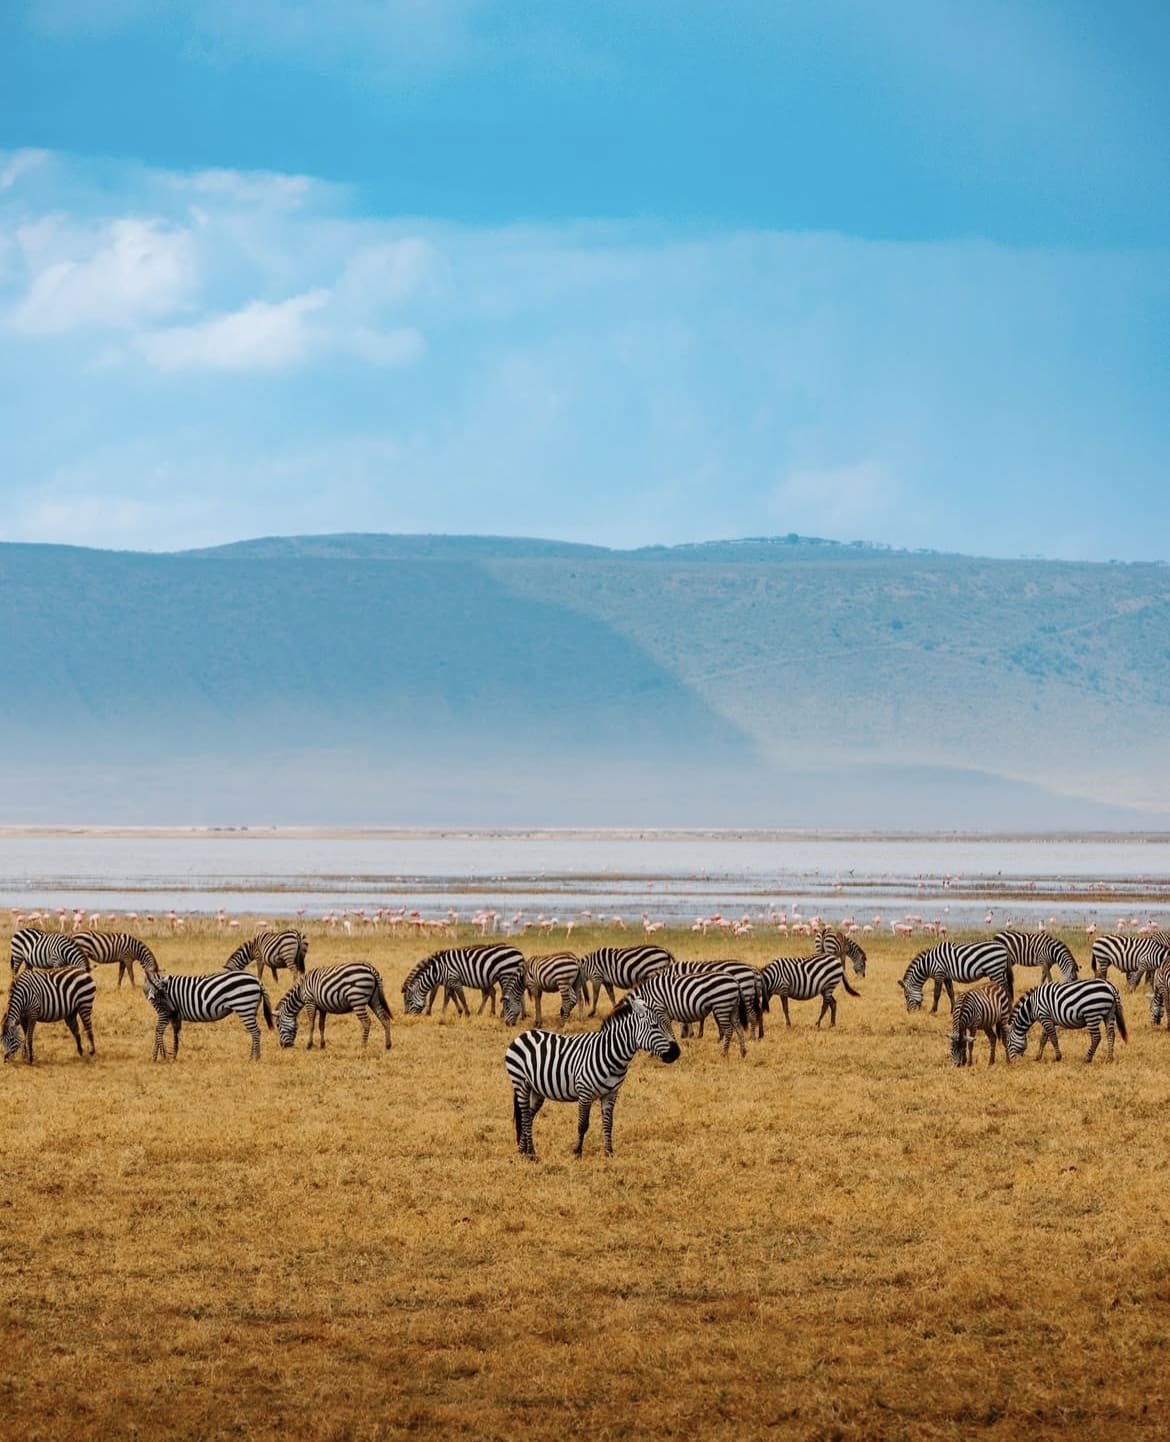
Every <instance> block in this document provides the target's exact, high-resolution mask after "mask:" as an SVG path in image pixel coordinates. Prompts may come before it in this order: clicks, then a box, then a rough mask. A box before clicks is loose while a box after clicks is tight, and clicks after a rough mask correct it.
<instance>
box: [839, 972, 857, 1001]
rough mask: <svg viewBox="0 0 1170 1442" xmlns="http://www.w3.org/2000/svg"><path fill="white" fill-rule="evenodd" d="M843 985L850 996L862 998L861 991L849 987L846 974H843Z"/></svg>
mask: <svg viewBox="0 0 1170 1442" xmlns="http://www.w3.org/2000/svg"><path fill="white" fill-rule="evenodd" d="M841 985H842V986H843V987H844V988H845V990H846V991H847V992H848V993H849V995H850V996H860V995H861V993H860V992H859V991H854V990H853V988H852V987H851V986H850V985H849V983H848V982H847V981H846V980H845V973H844V972H842V973H841Z"/></svg>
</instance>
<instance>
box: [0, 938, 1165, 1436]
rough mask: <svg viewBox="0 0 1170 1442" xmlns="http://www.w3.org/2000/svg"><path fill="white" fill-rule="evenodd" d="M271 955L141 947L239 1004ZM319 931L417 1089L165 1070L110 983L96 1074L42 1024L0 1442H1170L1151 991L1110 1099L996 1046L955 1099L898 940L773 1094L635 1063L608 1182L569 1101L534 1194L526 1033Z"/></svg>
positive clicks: (324, 1072) (694, 1064)
mask: <svg viewBox="0 0 1170 1442" xmlns="http://www.w3.org/2000/svg"><path fill="white" fill-rule="evenodd" d="M249 925H250V923H249V922H248V921H247V920H245V922H244V926H243V929H242V932H240V933H235V934H232V935H229V934H227V933H226V932H224V931H221V930H219V929H218V928H217V926H216V924H215V923H214V922H211V921H209V922H207V923H205V924H195V925H191V924H189V925H188V928H187V930H186V931H185V932H184V933H179V934H172V933H170V932H169V931H168V932H156V934H154V935H151V934H150V932H149V931H144V932H143V933H142V934H143V935H144V937H145V939H146V940H148V941H149V942H150V944H151V945H152V946H153V948H154V949H155V951H156V954H157V955H158V957H159V961H160V963H161V965H162V967H163V969H164V970H167V971H179V972H183V971H191V972H198V971H211V970H215V969H216V968H217V967H218V965H219V964H220V963H222V961H223V960H224V959H225V958H226V956H227V955H228V953H229V952H230V951H231V950H232V949H233V946H234V945H235V943H236V941H237V940H238V937H239V935H240V934H243V935H246V934H248V926H249ZM306 930H307V931H308V933H309V935H310V951H309V965H310V966H314V965H318V966H320V965H327V964H329V963H331V962H337V961H342V960H347V959H363V960H368V961H372V962H373V963H374V964H375V965H377V966H378V967H379V968H380V970H381V971H382V974H383V977H384V979H385V982H386V987H387V992H388V994H389V997H390V1001H391V1005H392V1007H393V1010H394V1024H393V1042H394V1044H393V1048H392V1050H391V1051H390V1052H386V1051H385V1049H384V1045H383V1040H382V1037H381V1035H380V1029H379V1028H378V1026H377V1024H376V1023H375V1026H374V1029H373V1031H372V1032H371V1036H370V1044H369V1048H368V1050H366V1051H364V1052H363V1051H362V1050H361V1047H360V1035H359V1029H358V1025H357V1023H356V1021H354V1020H353V1018H351V1017H334V1018H331V1019H330V1020H329V1023H328V1030H327V1042H328V1045H327V1049H326V1050H325V1051H324V1052H321V1051H319V1050H316V1049H314V1050H313V1051H312V1052H308V1051H306V1049H305V1045H304V1043H305V1031H304V1028H303V1027H302V1030H301V1034H300V1036H299V1037H298V1040H297V1045H296V1047H295V1049H293V1050H291V1051H281V1049H280V1048H279V1046H278V1045H277V1042H276V1037H275V1033H271V1032H267V1031H265V1032H264V1037H263V1049H262V1055H261V1058H260V1060H259V1062H257V1063H251V1062H249V1060H248V1040H247V1036H246V1034H245V1032H244V1029H243V1027H242V1026H241V1025H240V1023H239V1021H238V1020H237V1019H236V1018H234V1017H233V1018H229V1019H228V1020H226V1021H223V1022H220V1023H217V1024H215V1025H207V1026H195V1025H187V1026H185V1027H184V1029H183V1037H182V1047H181V1051H180V1055H179V1058H178V1060H177V1062H171V1061H167V1062H165V1063H163V1062H159V1063H152V1062H151V1046H152V1039H153V1032H154V1020H155V1017H154V1013H153V1011H152V1010H151V1009H150V1008H149V1006H148V1004H147V1002H146V1001H145V999H144V998H143V996H142V993H141V990H140V988H139V987H138V986H135V987H133V988H131V987H129V986H128V985H123V986H122V987H121V989H118V988H117V987H116V985H115V975H114V972H115V969H114V968H110V967H102V968H98V970H97V973H96V977H97V986H98V998H97V1005H96V1008H95V1013H94V1024H95V1032H96V1039H97V1055H96V1056H95V1057H94V1058H93V1059H92V1060H91V1059H88V1058H86V1059H84V1060H81V1059H79V1058H78V1057H77V1056H76V1053H75V1050H74V1047H73V1042H72V1040H71V1038H70V1037H69V1035H68V1033H67V1032H66V1030H65V1028H64V1027H63V1026H60V1025H58V1026H54V1027H41V1028H38V1032H37V1062H36V1064H35V1066H32V1067H29V1066H27V1065H26V1064H25V1063H24V1062H23V1061H15V1062H12V1063H10V1064H9V1065H7V1066H5V1067H4V1068H3V1071H2V1072H0V1086H2V1087H3V1099H4V1153H3V1167H2V1169H0V1216H2V1218H3V1225H2V1228H0V1248H2V1253H3V1256H2V1265H0V1301H2V1305H3V1313H2V1316H3V1340H2V1343H0V1355H2V1357H3V1365H2V1367H0V1398H2V1403H0V1435H4V1436H17V1435H19V1436H20V1437H21V1438H22V1439H25V1442H40V1439H50V1438H51V1439H57V1438H65V1437H68V1438H71V1439H85V1438H103V1439H104V1438H121V1437H131V1438H132V1437H143V1438H152V1439H154V1438H160V1439H163V1438H167V1439H169V1438H174V1439H219V1438H238V1437H247V1438H267V1437H276V1436H289V1435H295V1436H297V1437H300V1438H303V1439H306V1442H316V1439H352V1442H375V1439H391V1438H399V1437H406V1436H410V1435H421V1436H437V1435H442V1436H444V1437H448V1438H460V1437H465V1438H501V1439H502V1438H516V1437H533V1438H565V1437H577V1436H588V1437H590V1438H596V1439H604V1438H667V1437H695V1436H735V1437H746V1438H753V1437H794V1438H810V1439H812V1438H816V1439H862V1438H874V1437H881V1438H891V1439H908V1442H910V1439H915V1442H917V1439H952V1438H960V1437H970V1436H971V1435H972V1434H979V1435H981V1436H984V1435H985V1436H989V1437H995V1438H1017V1437H1020V1438H1022V1437H1027V1438H1030V1439H1044V1438H1050V1437H1051V1438H1056V1437H1077V1438H1084V1437H1096V1436H1101V1437H1106V1436H1108V1437H1110V1438H1115V1439H1116V1438H1126V1437H1147V1436H1148V1437H1163V1436H1165V1434H1166V1427H1167V1422H1166V1416H1167V1412H1166V1403H1167V1400H1168V1395H1170V1384H1168V1381H1167V1364H1168V1362H1170V1247H1168V1242H1167V1238H1168V1235H1170V1234H1168V1230H1167V1214H1168V1205H1167V1195H1168V1182H1170V1149H1168V1147H1167V1142H1166V1115H1167V1102H1168V1100H1170V1084H1168V1079H1170V1035H1168V1034H1167V1033H1166V1032H1165V1031H1162V1032H1160V1033H1159V1032H1155V1031H1154V1030H1153V1028H1152V1027H1151V1024H1150V1019H1149V1011H1148V1005H1147V1002H1146V999H1145V997H1144V996H1142V995H1125V996H1124V1001H1125V1007H1126V1020H1127V1023H1128V1027H1129V1033H1130V1041H1129V1044H1128V1045H1123V1044H1121V1043H1120V1041H1119V1043H1118V1047H1117V1056H1116V1060H1115V1062H1114V1063H1113V1065H1106V1064H1105V1063H1104V1060H1103V1058H1104V1048H1103V1047H1102V1051H1101V1052H1100V1053H1099V1054H1098V1058H1097V1060H1096V1061H1095V1062H1094V1063H1093V1065H1092V1066H1091V1067H1086V1066H1084V1065H1083V1064H1082V1060H1081V1059H1082V1057H1083V1056H1084V1053H1085V1050H1086V1046H1087V1040H1086V1038H1085V1035H1084V1034H1083V1033H1080V1034H1077V1033H1069V1034H1066V1035H1065V1037H1064V1038H1063V1039H1062V1040H1063V1042H1064V1049H1065V1060H1064V1062H1063V1063H1061V1064H1059V1065H1058V1064H1056V1063H1054V1062H1053V1061H1052V1060H1051V1059H1050V1056H1049V1055H1046V1057H1045V1059H1044V1061H1043V1062H1040V1063H1038V1062H1037V1061H1036V1060H1035V1053H1036V1047H1037V1044H1038V1040H1039V1038H1038V1033H1037V1032H1033V1034H1032V1037H1031V1041H1030V1048H1029V1055H1028V1057H1027V1058H1026V1059H1025V1060H1023V1061H1022V1062H1019V1063H1015V1064H1013V1065H1011V1066H1010V1067H1008V1066H1006V1065H1004V1064H1003V1063H1002V1060H997V1063H996V1065H995V1066H994V1067H993V1068H990V1069H989V1068H988V1066H987V1064H986V1062H987V1050H986V1042H985V1040H984V1039H983V1038H982V1037H980V1039H979V1042H978V1044H977V1048H976V1065H975V1066H974V1067H973V1068H971V1069H969V1070H958V1069H956V1068H955V1067H953V1066H952V1065H951V1063H950V1061H949V1056H948V1046H947V1032H948V1030H949V1017H948V1015H947V1009H946V1001H945V998H944V1001H943V1004H942V1008H941V1010H940V1012H939V1014H938V1015H937V1016H931V1015H929V1013H919V1014H916V1015H908V1014H907V1012H906V1010H905V1006H904V1003H903V999H902V994H901V992H900V991H899V990H898V989H897V987H896V986H895V981H896V979H897V978H898V977H899V976H900V975H901V974H902V972H903V970H904V968H905V965H906V963H907V961H908V960H909V958H910V956H911V955H912V954H913V953H914V952H915V951H917V950H919V949H921V947H922V946H924V945H926V944H927V941H926V940H920V939H917V938H915V939H912V940H907V939H901V938H899V939H896V940H895V939H894V938H891V937H874V938H868V937H867V938H865V942H866V946H867V949H868V951H869V968H868V975H867V976H866V978H865V979H863V980H862V979H855V978H853V977H852V975H851V974H850V981H851V984H852V985H854V986H855V987H856V988H857V990H859V991H861V992H862V996H861V998H860V999H855V998H853V997H850V996H846V995H844V994H843V993H842V992H840V991H838V1001H839V1015H838V1024H837V1027H836V1029H835V1030H830V1029H829V1027H828V1023H827V1021H826V1023H825V1025H824V1027H822V1029H821V1030H819V1031H818V1030H816V1029H815V1027H814V1022H815V1020H816V1013H817V1010H818V1005H819V1004H817V1003H804V1004H794V1005H793V1008H792V1012H793V1026H792V1028H791V1029H790V1030H789V1029H787V1028H785V1026H784V1023H783V1018H782V1016H781V1014H780V1011H779V1007H778V1005H777V1004H774V1006H773V1010H772V1012H771V1014H770V1017H769V1025H768V1029H767V1034H766V1035H765V1037H764V1039H763V1040H762V1041H759V1042H751V1043H750V1044H749V1050H748V1055H747V1058H746V1060H741V1059H740V1057H739V1056H738V1055H737V1054H736V1051H735V1049H734V1048H733V1051H732V1054H731V1056H730V1057H728V1058H727V1059H726V1060H725V1059H724V1058H723V1057H722V1056H721V1055H720V1051H719V1046H718V1044H717V1042H716V1039H715V1037H714V1036H713V1035H712V1034H711V1032H710V1031H708V1034H707V1036H706V1037H705V1038H704V1039H702V1040H696V1041H692V1042H686V1043H684V1045H683V1054H682V1057H681V1059H680V1060H679V1061H678V1062H677V1063H676V1064H675V1065H673V1066H666V1065H663V1064H662V1063H661V1062H659V1061H657V1060H654V1059H652V1058H649V1057H646V1056H644V1055H640V1056H638V1057H637V1058H636V1059H635V1062H634V1064H633V1067H632V1069H631V1072H630V1076H629V1078H628V1080H627V1083H626V1086H625V1088H624V1090H623V1092H622V1094H621V1097H620V1099H619V1101H618V1105H617V1111H616V1117H615V1128H614V1140H615V1150H616V1155H615V1156H614V1157H613V1158H612V1159H606V1158H604V1157H603V1156H602V1154H601V1135H600V1130H601V1129H600V1117H599V1115H598V1114H597V1113H596V1110H595V1116H594V1125H593V1128H592V1130H591V1131H590V1134H589V1136H588V1137H587V1139H586V1144H585V1155H584V1157H583V1158H582V1159H581V1160H579V1161H578V1160H575V1159H574V1158H573V1156H572V1155H571V1149H572V1145H573V1142H574V1140H575V1136H576V1110H575V1108H573V1107H570V1106H564V1105H556V1104H552V1103H550V1104H549V1105H548V1106H546V1107H545V1109H544V1110H543V1111H542V1112H541V1114H540V1116H539V1117H538V1118H537V1121H536V1144H537V1149H538V1151H539V1152H540V1154H541V1160H540V1162H539V1163H536V1164H533V1163H531V1162H528V1161H525V1160H524V1159H522V1158H521V1157H519V1156H518V1155H517V1153H516V1150H515V1141H514V1135H513V1127H512V1101H511V1090H510V1087H509V1084H508V1081H507V1078H506V1075H505V1072H504V1067H503V1053H504V1048H505V1046H506V1044H507V1041H508V1038H509V1032H508V1031H507V1030H506V1029H505V1027H504V1026H503V1024H502V1022H500V1021H499V1020H493V1019H492V1018H491V1017H489V1016H488V1015H487V1014H486V1013H485V1015H484V1016H482V1017H475V1016H473V1017H472V1018H471V1019H470V1020H456V1019H454V1018H453V1016H452V1015H451V1014H450V1013H449V1014H448V1015H447V1016H446V1017H442V1016H439V1015H438V1003H436V1014H435V1015H433V1016H430V1017H426V1016H424V1017H418V1018H415V1017H404V1016H402V1014H401V995H400V987H401V982H402V978H403V977H404V975H405V973H406V971H407V970H408V968H409V967H410V965H411V964H412V963H413V962H415V961H416V960H418V959H419V958H420V957H421V956H422V955H424V954H425V953H426V952H427V951H428V950H431V949H436V948H437V947H438V946H440V945H451V944H453V943H452V942H451V941H450V940H447V939H436V940H434V941H433V942H425V941H422V942H420V940H419V939H418V938H415V937H409V936H403V935H390V934H386V933H380V934H374V933H371V934H369V935H362V936H358V935H354V936H351V937H346V936H340V935H337V934H333V933H330V932H328V931H326V930H325V928H324V927H322V926H320V925H310V926H308V927H307V928H306ZM460 939H468V940H470V939H474V938H473V936H472V934H471V933H470V931H469V930H468V931H467V933H466V937H465V938H464V937H462V936H461V938H460ZM631 939H633V938H631V937H630V936H629V934H627V933H613V934H607V933H605V932H602V931H593V932H588V933H585V934H581V933H574V935H573V938H572V943H573V946H574V949H576V950H578V951H585V950H587V949H590V948H592V947H593V946H596V945H599V944H603V943H608V942H619V943H620V942H626V941H629V940H631ZM656 940H659V941H662V940H665V943H666V944H667V945H668V946H670V947H671V948H672V949H673V950H674V951H675V952H676V954H677V955H679V956H680V957H684V958H696V959H697V958H702V957H716V956H725V955H728V954H735V955H738V956H740V957H742V958H743V959H746V960H750V961H753V962H757V963H762V962H763V961H765V960H767V959H768V958H770V957H771V956H773V955H776V954H780V953H787V954H799V953H800V952H801V950H802V949H805V946H806V945H807V944H805V943H801V942H799V941H784V940H780V939H778V938H775V937H769V936H766V935H764V934H762V933H759V932H757V934H756V935H754V936H752V937H750V938H741V939H738V940H736V941H735V942H734V943H729V942H728V940H727V939H726V938H719V937H716V936H714V935H709V936H701V935H695V934H692V933H690V932H678V933H673V934H672V933H666V934H664V935H660V936H658V937H657V938H656ZM1066 940H1068V941H1069V942H1070V944H1071V945H1072V946H1073V949H1074V952H1075V953H1076V954H1077V956H1078V959H1079V960H1080V961H1081V963H1082V968H1085V967H1086V966H1087V959H1088V958H1087V945H1086V943H1085V940H1084V937H1083V936H1075V935H1070V936H1068V937H1066ZM561 942H563V938H557V937H555V936H554V937H549V938H544V937H542V938H533V937H526V938H524V940H523V943H522V944H523V946H524V949H525V950H526V951H530V952H531V951H543V950H551V949H553V948H554V946H556V945H557V944H561ZM0 944H3V948H4V950H3V954H4V955H7V932H5V931H2V930H0ZM6 970H7V969H6ZM1033 980H1034V977H1029V976H1028V975H1027V973H1026V972H1024V973H1021V974H1020V982H1021V983H1022V985H1023V986H1027V985H1030V984H1032V981H1033ZM266 984H267V986H268V988H269V992H270V995H271V996H272V999H273V1002H274V1003H275V1001H276V1000H277V998H278V996H279V995H280V994H281V992H282V991H283V990H284V988H285V985H286V984H287V983H286V982H285V980H284V978H283V976H282V978H281V980H280V981H279V982H277V983H273V982H272V981H271V979H269V980H268V982H267V983H266ZM554 1002H555V998H551V997H550V998H546V1024H547V1019H548V1016H549V1014H550V1013H551V1014H552V1015H553V1016H554V1017H555V1005H554ZM474 1004H475V1003H474V1002H473V1009H474ZM601 1009H602V1011H604V1010H606V1009H607V1007H606V1003H605V1002H604V1001H603V1002H602V1007H601ZM526 1024H530V1023H526ZM584 1024H586V1025H596V1021H594V1022H592V1023H584ZM570 1025H571V1026H579V1025H582V1023H580V1022H572V1023H570Z"/></svg>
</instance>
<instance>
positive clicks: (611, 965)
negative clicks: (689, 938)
mask: <svg viewBox="0 0 1170 1442" xmlns="http://www.w3.org/2000/svg"><path fill="white" fill-rule="evenodd" d="M673 965H674V957H673V956H672V955H671V953H670V952H669V951H667V950H666V948H665V947H663V946H602V947H599V948H598V949H597V950H596V951H591V952H590V953H589V955H588V956H583V957H582V958H581V976H582V979H583V981H584V984H585V988H586V991H588V988H589V983H590V982H592V983H593V1005H592V1006H591V1007H590V1009H589V1015H590V1016H596V1015H597V1003H598V1002H599V1001H600V1000H601V988H602V987H605V990H606V991H607V993H608V994H609V1004H610V1006H613V1004H614V987H615V986H620V987H622V988H623V989H625V990H628V989H629V988H630V987H634V986H637V985H638V983H639V982H640V981H645V979H646V978H647V977H648V976H653V974H654V973H655V972H656V971H664V970H665V969H666V968H667V967H668V966H673Z"/></svg>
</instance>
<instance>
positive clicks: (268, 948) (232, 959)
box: [223, 928, 309, 981]
mask: <svg viewBox="0 0 1170 1442" xmlns="http://www.w3.org/2000/svg"><path fill="white" fill-rule="evenodd" d="M308 950H309V938H308V937H307V936H306V935H305V934H304V933H303V932H300V931H294V930H292V929H291V928H290V929H289V930H287V931H260V932H257V933H256V935H255V936H253V937H252V938H251V939H250V940H248V941H245V942H241V944H240V945H239V946H237V947H236V949H235V951H233V952H232V954H231V956H229V957H228V959H227V960H226V961H225V962H224V964H223V969H224V971H243V970H244V968H245V967H246V966H247V965H248V963H249V962H250V961H254V962H255V963H256V975H257V977H258V978H259V979H260V980H261V981H263V980H264V968H265V967H268V969H269V970H270V971H271V972H272V980H273V981H275V980H276V973H277V972H278V971H282V970H286V969H287V970H288V971H299V972H300V973H301V975H302V976H303V975H304V974H305V957H306V955H307V954H308Z"/></svg>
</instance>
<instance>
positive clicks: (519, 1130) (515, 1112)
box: [512, 1087, 523, 1146]
mask: <svg viewBox="0 0 1170 1442" xmlns="http://www.w3.org/2000/svg"><path fill="white" fill-rule="evenodd" d="M512 1121H513V1122H514V1123H515V1126H516V1145H517V1146H519V1145H520V1140H521V1137H522V1136H523V1124H522V1122H521V1118H520V1093H519V1092H518V1091H517V1090H516V1088H515V1087H513V1088H512Z"/></svg>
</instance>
